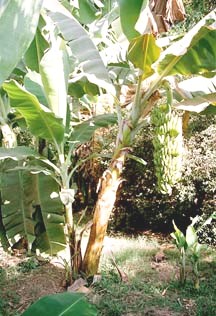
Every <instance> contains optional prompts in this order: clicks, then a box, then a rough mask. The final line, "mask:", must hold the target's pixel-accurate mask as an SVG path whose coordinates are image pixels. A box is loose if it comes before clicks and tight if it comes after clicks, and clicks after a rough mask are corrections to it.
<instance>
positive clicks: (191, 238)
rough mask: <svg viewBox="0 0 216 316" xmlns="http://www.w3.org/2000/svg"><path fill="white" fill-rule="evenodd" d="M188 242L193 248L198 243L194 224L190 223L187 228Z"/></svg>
mask: <svg viewBox="0 0 216 316" xmlns="http://www.w3.org/2000/svg"><path fill="white" fill-rule="evenodd" d="M186 242H187V244H188V247H189V248H191V247H192V246H194V245H195V244H196V243H198V236H197V233H196V230H195V228H194V227H193V226H192V225H189V226H188V227H187V230H186Z"/></svg>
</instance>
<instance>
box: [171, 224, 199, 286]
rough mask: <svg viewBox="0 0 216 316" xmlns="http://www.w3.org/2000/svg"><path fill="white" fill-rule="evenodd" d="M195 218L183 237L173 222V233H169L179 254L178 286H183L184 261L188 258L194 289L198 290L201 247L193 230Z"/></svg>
mask: <svg viewBox="0 0 216 316" xmlns="http://www.w3.org/2000/svg"><path fill="white" fill-rule="evenodd" d="M195 222H196V218H195V219H193V220H192V223H191V224H190V225H189V226H188V227H187V229H186V234H185V235H184V234H183V233H182V232H181V231H180V229H179V228H178V227H177V226H176V224H175V222H174V221H173V226H174V229H175V232H173V233H171V237H172V238H173V239H174V243H175V245H176V247H177V248H178V250H179V253H180V276H179V280H180V284H181V285H184V284H185V281H186V259H187V258H188V259H189V260H190V262H191V265H192V270H193V274H194V288H195V289H196V290H198V289H199V286H200V284H199V261H200V257H201V250H202V248H203V247H202V245H201V244H200V243H199V242H198V236H197V231H196V230H195V228H194V224H195Z"/></svg>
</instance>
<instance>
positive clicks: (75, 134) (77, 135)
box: [70, 114, 117, 143]
mask: <svg viewBox="0 0 216 316" xmlns="http://www.w3.org/2000/svg"><path fill="white" fill-rule="evenodd" d="M116 123H117V116H116V114H101V115H97V116H95V117H92V118H91V119H89V120H86V121H84V122H82V123H80V124H78V125H76V126H74V128H73V131H72V133H71V135H70V141H78V142H79V143H85V142H87V141H89V140H90V139H91V137H92V135H93V134H94V132H95V130H96V129H97V128H100V127H108V126H109V125H114V124H116Z"/></svg>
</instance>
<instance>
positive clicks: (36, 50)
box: [24, 16, 49, 73]
mask: <svg viewBox="0 0 216 316" xmlns="http://www.w3.org/2000/svg"><path fill="white" fill-rule="evenodd" d="M44 26H45V21H44V20H43V18H42V16H40V19H39V23H38V27H37V31H36V33H35V36H34V39H33V41H32V42H31V45H30V46H29V48H28V50H27V51H26V53H25V56H24V62H25V64H26V65H27V67H28V68H29V69H31V70H32V71H36V72H38V73H39V64H40V61H41V59H42V57H43V55H44V52H45V51H46V50H47V49H48V48H49V44H48V42H47V41H46V39H45V38H44V36H43V34H42V32H41V29H42V28H44Z"/></svg>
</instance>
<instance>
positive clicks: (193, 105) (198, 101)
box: [176, 93, 216, 113]
mask: <svg viewBox="0 0 216 316" xmlns="http://www.w3.org/2000/svg"><path fill="white" fill-rule="evenodd" d="M210 104H211V105H214V107H216V93H209V94H205V95H203V96H197V97H194V98H192V99H187V100H184V101H182V102H180V103H178V104H177V105H176V108H177V109H179V110H184V111H190V112H196V113H201V112H203V111H204V110H206V109H207V108H208V106H209V105H210Z"/></svg>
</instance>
